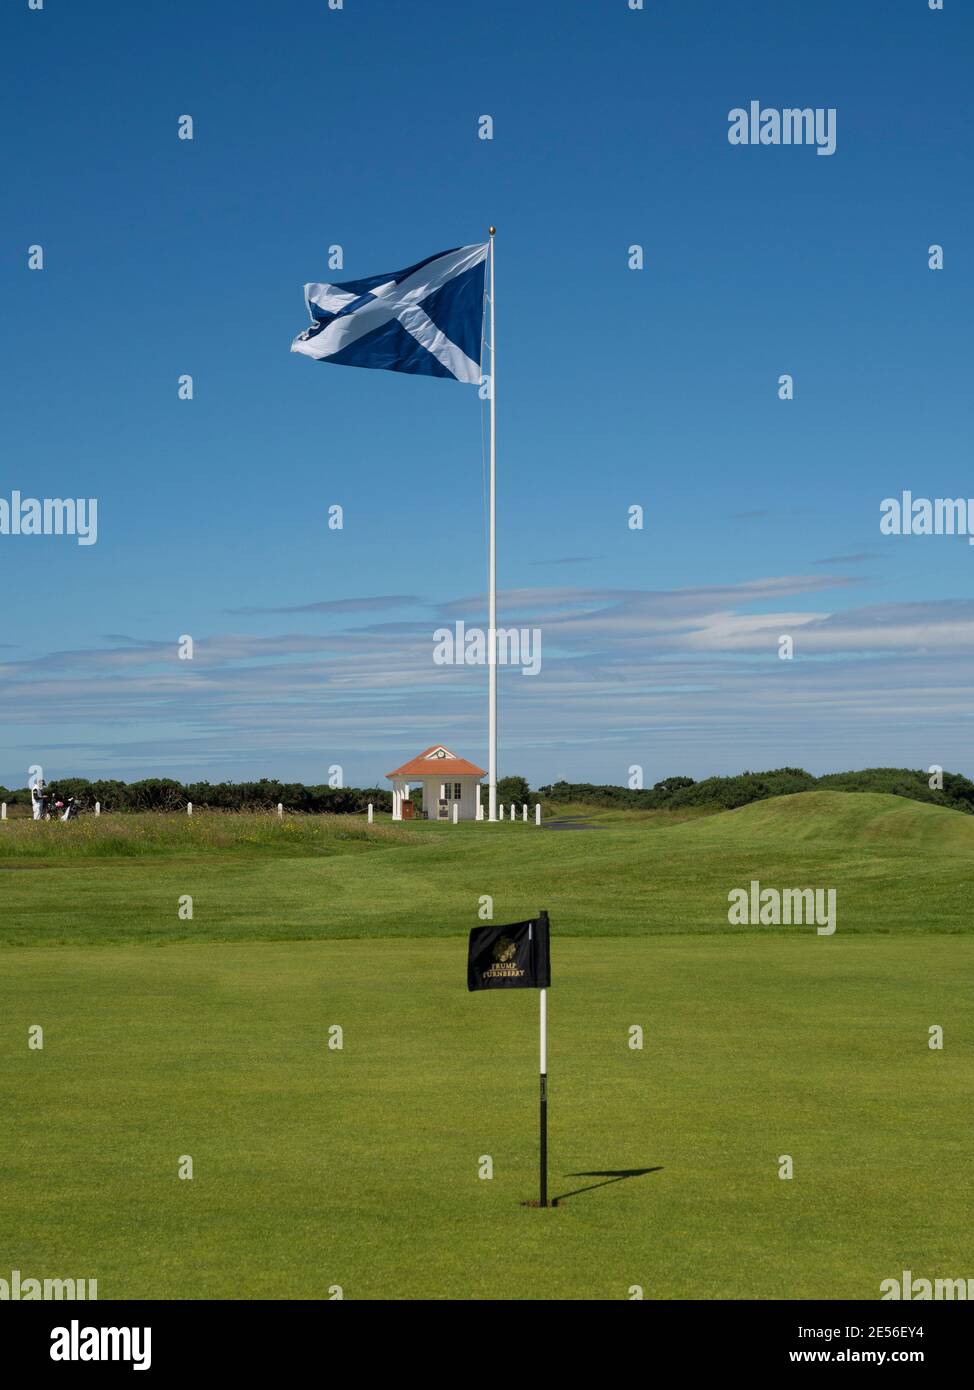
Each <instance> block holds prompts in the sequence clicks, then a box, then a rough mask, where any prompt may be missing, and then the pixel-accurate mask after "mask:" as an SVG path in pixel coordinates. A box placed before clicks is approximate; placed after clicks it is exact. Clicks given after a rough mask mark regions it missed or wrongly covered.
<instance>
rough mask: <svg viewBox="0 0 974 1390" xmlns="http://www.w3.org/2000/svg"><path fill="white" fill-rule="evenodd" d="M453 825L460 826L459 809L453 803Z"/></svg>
mask: <svg viewBox="0 0 974 1390" xmlns="http://www.w3.org/2000/svg"><path fill="white" fill-rule="evenodd" d="M453 824H454V825H459V824H460V807H459V806H458V805H457V803H456V802H455V801H454V803H453Z"/></svg>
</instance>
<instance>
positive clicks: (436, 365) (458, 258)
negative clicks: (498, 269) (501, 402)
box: [291, 245, 487, 383]
mask: <svg viewBox="0 0 974 1390" xmlns="http://www.w3.org/2000/svg"><path fill="white" fill-rule="evenodd" d="M486 268H487V246H486V245H483V246H460V247H458V248H456V249H455V250H453V251H440V252H438V254H437V255H435V256H430V257H428V258H427V260H425V261H420V262H419V264H418V265H411V266H409V267H407V269H406V270H396V271H393V272H392V273H391V274H389V275H372V276H370V277H369V278H368V279H366V280H347V281H345V283H344V284H341V285H305V287H304V295H305V299H306V301H307V304H308V312H309V313H310V315H311V317H312V319H313V320H314V322H313V323H312V326H311V327H310V328H308V329H306V330H305V331H304V332H303V333H299V334H298V336H297V337H296V338H295V340H294V342H293V343H292V344H291V351H292V352H301V353H303V354H304V355H305V357H314V358H316V359H317V360H318V361H319V362H337V363H339V364H340V365H342V366H345V367H380V368H385V370H386V371H390V372H414V373H417V374H419V375H420V376H445V377H450V378H452V379H453V380H455V381H467V382H473V383H477V382H479V381H480V380H481V370H480V348H481V341H482V336H483V333H482V330H483V303H484V276H485V273H486Z"/></svg>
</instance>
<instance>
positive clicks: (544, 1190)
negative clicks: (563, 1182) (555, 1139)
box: [539, 989, 548, 1207]
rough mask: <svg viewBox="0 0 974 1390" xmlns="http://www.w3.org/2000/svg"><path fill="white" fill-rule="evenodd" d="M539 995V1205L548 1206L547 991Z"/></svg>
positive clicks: (542, 991)
mask: <svg viewBox="0 0 974 1390" xmlns="http://www.w3.org/2000/svg"><path fill="white" fill-rule="evenodd" d="M540 995H541V1149H540V1162H541V1191H540V1195H539V1205H540V1206H543V1207H546V1206H547V1205H548V991H547V990H546V989H543V990H541V991H540Z"/></svg>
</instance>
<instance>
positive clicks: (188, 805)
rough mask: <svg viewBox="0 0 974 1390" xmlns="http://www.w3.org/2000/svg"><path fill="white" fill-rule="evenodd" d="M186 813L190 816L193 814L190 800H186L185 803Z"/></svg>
mask: <svg viewBox="0 0 974 1390" xmlns="http://www.w3.org/2000/svg"><path fill="white" fill-rule="evenodd" d="M186 814H187V816H191V815H192V814H193V803H192V802H191V801H187V803H186Z"/></svg>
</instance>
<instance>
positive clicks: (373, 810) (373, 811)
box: [369, 801, 375, 825]
mask: <svg viewBox="0 0 974 1390" xmlns="http://www.w3.org/2000/svg"><path fill="white" fill-rule="evenodd" d="M374 816H375V808H374V807H373V805H372V802H371V801H370V802H369V825H371V824H372V821H373V818H374Z"/></svg>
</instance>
